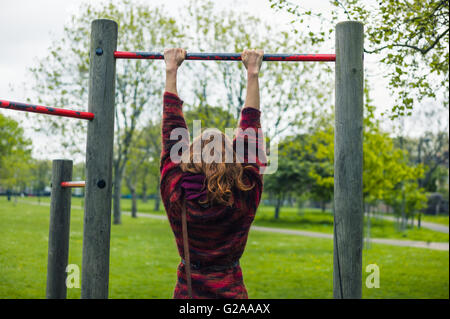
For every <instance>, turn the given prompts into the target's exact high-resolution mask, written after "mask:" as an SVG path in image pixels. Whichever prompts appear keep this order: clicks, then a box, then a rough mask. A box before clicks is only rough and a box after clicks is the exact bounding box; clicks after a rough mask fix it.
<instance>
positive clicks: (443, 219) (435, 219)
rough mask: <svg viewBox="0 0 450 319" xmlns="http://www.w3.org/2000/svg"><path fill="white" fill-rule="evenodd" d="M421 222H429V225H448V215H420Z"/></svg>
mask: <svg viewBox="0 0 450 319" xmlns="http://www.w3.org/2000/svg"><path fill="white" fill-rule="evenodd" d="M421 220H422V221H424V222H430V223H436V224H442V225H447V226H448V225H449V224H448V215H447V216H445V215H424V214H422V216H421Z"/></svg>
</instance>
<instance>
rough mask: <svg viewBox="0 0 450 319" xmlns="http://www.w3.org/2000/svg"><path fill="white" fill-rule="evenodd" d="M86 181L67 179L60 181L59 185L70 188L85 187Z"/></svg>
mask: <svg viewBox="0 0 450 319" xmlns="http://www.w3.org/2000/svg"><path fill="white" fill-rule="evenodd" d="M85 186H86V182H85V181H67V182H61V187H63V188H67V187H68V188H72V187H85Z"/></svg>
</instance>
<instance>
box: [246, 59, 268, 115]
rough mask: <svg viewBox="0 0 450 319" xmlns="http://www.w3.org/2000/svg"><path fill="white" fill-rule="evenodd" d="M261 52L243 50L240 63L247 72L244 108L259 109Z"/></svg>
mask: <svg viewBox="0 0 450 319" xmlns="http://www.w3.org/2000/svg"><path fill="white" fill-rule="evenodd" d="M263 56H264V51H263V50H244V52H242V54H241V58H242V62H243V63H244V66H245V68H246V70H247V96H246V98H245V104H244V107H253V108H255V109H259V104H260V103H259V80H258V77H259V70H260V69H261V64H262V59H263Z"/></svg>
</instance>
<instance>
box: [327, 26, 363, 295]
mask: <svg viewBox="0 0 450 319" xmlns="http://www.w3.org/2000/svg"><path fill="white" fill-rule="evenodd" d="M363 29H364V27H363V25H362V24H361V23H359V22H355V21H346V22H341V23H338V24H337V25H336V84H335V85H336V92H335V94H336V101H335V105H336V106H335V107H336V109H335V140H334V141H335V144H334V207H335V212H334V267H333V295H334V298H361V297H362V249H363V218H364V210H363V181H362V168H363V166H362V165H363V96H364V92H363V88H364V86H363V85H364V83H363V71H364V70H363V44H364V31H363Z"/></svg>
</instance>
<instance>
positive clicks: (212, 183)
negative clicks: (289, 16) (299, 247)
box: [160, 48, 265, 299]
mask: <svg viewBox="0 0 450 319" xmlns="http://www.w3.org/2000/svg"><path fill="white" fill-rule="evenodd" d="M185 56H186V51H185V50H183V49H179V48H178V49H166V50H165V51H164V60H165V63H166V87H165V92H164V98H163V100H164V101H163V119H162V146H163V147H162V152H161V184H160V185H161V197H162V200H163V203H164V206H165V209H166V212H167V216H168V219H169V222H170V225H171V228H172V231H173V233H174V235H175V240H176V244H177V248H178V252H179V254H180V256H181V258H182V260H181V262H180V264H179V265H178V269H177V276H178V280H177V283H176V286H175V291H174V295H173V298H177V299H178V298H189V297H190V296H189V295H190V294H192V298H241V299H244V298H245V299H246V298H248V295H247V290H246V288H245V285H244V281H243V278H242V269H241V267H240V266H239V258H240V257H241V256H242V254H243V252H244V249H245V244H246V242H247V237H248V232H249V229H250V225H251V223H252V222H253V220H254V217H255V212H256V209H257V207H258V205H259V202H260V199H261V192H262V188H263V182H262V175H261V173H260V169H263V168H264V164H262V163H265V158H264V159H263V158H262V156H264V155H259V154H264V153H263V152H259V151H260V150H259V149H256V151H255V148H254V147H259V144H260V143H258V140H261V139H262V136H261V134H257V133H258V129H259V130H260V128H261V125H260V111H259V83H258V74H259V70H260V68H261V63H262V58H263V51H261V50H258V51H256V50H245V51H244V52H243V53H242V54H241V57H242V62H243V63H244V66H245V68H246V70H247V97H246V99H245V105H244V107H243V109H242V111H241V119H240V122H239V127H240V128H241V129H242V130H238V132H237V134H236V137H235V139H234V140H233V141H232V142H231V141H230V140H229V139H228V138H227V137H226V136H225V135H224V134H221V137H222V139H217V138H216V139H212V138H211V135H209V136H210V137H209V138H207V137H205V133H206V132H207V131H205V132H204V133H202V134H201V136H199V137H197V138H196V139H195V140H194V142H193V143H192V144H191V145H189V141H188V140H187V139H184V140H183V138H181V139H180V140H173V139H170V134H171V132H172V130H173V129H177V128H178V129H179V128H184V129H187V126H186V122H185V120H184V117H183V112H182V105H183V101H182V100H181V99H180V98H179V97H178V92H177V70H178V67H179V66H180V65H181V63H182V62H183V61H184V58H185ZM243 130H246V131H245V132H244V131H243ZM252 132H255V134H252ZM176 143H178V144H180V143H181V144H182V143H185V144H186V145H185V146H186V149H188V150H189V151H190V153H189V157H188V158H189V162H187V163H186V162H181V163H178V162H177V161H175V160H174V159H173V158H171V149H172V147H173V146H174V145H175V144H176ZM196 143H199V144H196ZM211 143H212V144H211ZM239 143H241V145H242V144H243V145H244V147H243V152H237V151H236V145H239ZM194 145H198V146H199V147H198V148H196V147H195V146H194ZM230 145H231V146H230ZM211 146H215V147H219V146H223V148H222V151H223V154H222V155H225V152H226V151H230V149H231V152H232V158H233V160H232V162H231V163H229V162H226V161H223V158H224V157H222V161H212V162H211V161H206V160H205V159H204V157H203V156H205V154H206V153H202V154H203V156H202V157H201V159H200V161H195V160H193V159H194V157H195V152H196V151H195V150H196V149H197V155H198V153H199V152H198V150H200V151H204V150H205V147H209V149H210V148H211ZM238 149H239V150H242V147H241V148H238ZM249 152H250V153H249ZM172 155H173V154H172ZM258 155H259V156H258ZM172 157H173V156H172ZM251 158H252V159H253V160H251ZM183 210H184V212H185V216H186V220H187V237H188V241H185V242H184V241H183V230H182V229H183V225H182V218H183ZM184 245H189V249H188V251H189V254H187V255H186V256H185V253H184V250H185V249H184V247H185V246H184ZM187 256H189V257H190V267H187V266H186V263H187V262H186V260H185V259H187V258H184V257H187ZM189 268H190V271H189ZM189 272H190V274H189ZM189 288H190V289H189Z"/></svg>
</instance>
